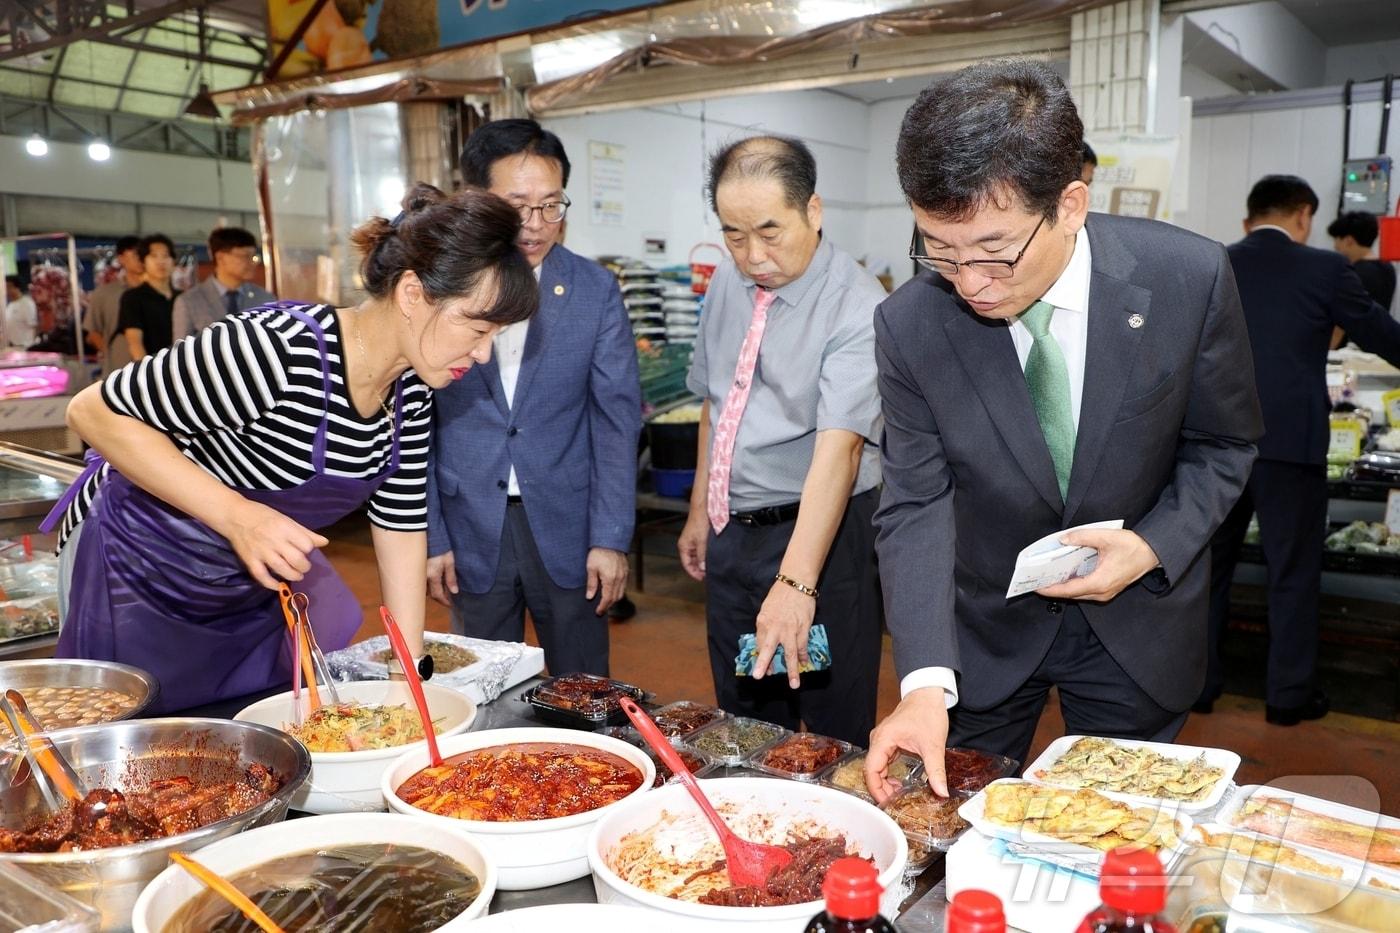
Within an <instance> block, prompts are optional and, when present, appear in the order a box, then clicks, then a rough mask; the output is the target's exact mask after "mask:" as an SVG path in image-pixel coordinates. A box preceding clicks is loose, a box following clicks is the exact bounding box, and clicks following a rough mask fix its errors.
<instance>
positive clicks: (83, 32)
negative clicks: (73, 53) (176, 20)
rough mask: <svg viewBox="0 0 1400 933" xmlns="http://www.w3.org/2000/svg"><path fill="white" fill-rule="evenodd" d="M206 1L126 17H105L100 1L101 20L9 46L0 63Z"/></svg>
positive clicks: (177, 2) (178, 1)
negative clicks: (81, 27) (95, 23)
mask: <svg viewBox="0 0 1400 933" xmlns="http://www.w3.org/2000/svg"><path fill="white" fill-rule="evenodd" d="M208 2H209V0H172V2H170V3H165V4H162V5H161V6H158V7H152V8H151V9H149V10H142V11H141V12H140V13H137V14H136V15H135V16H126V17H121V18H118V19H110V18H108V17H107V11H106V9H105V6H106V5H105V4H103V7H104V9H103V22H102V23H100V24H99V25H97V26H89V27H86V28H83V29H74V30H70V31H68V32H64V33H61V34H55V35H51V36H50V37H49V38H47V39H45V40H43V41H42V42H29V43H26V44H24V45H20V46H13V45H12V46H11V47H10V48H8V49H6V50H5V51H3V52H0V62H3V61H8V60H9V59H11V58H20V57H22V56H28V55H35V54H37V53H39V52H46V51H48V50H49V49H56V48H61V47H62V46H65V45H68V44H69V43H72V42H78V41H81V40H83V39H89V40H96V39H103V38H107V37H109V36H110V35H111V34H112V33H113V32H115V31H117V30H119V29H135V28H137V27H139V26H146V25H149V24H152V23H156V22H159V21H160V20H163V19H165V18H166V17H169V16H174V15H175V14H176V13H183V12H184V11H186V10H189V9H193V8H195V7H199V6H204V5H205V4H206V3H208ZM238 67H240V68H242V67H244V65H243V64H242V63H240V64H239V66H238Z"/></svg>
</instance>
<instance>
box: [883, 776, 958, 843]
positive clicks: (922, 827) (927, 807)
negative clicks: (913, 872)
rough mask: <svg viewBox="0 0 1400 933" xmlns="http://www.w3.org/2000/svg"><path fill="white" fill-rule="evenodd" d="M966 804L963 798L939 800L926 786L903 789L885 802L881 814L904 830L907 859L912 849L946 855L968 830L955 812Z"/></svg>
mask: <svg viewBox="0 0 1400 933" xmlns="http://www.w3.org/2000/svg"><path fill="white" fill-rule="evenodd" d="M966 802H967V799H966V798H964V797H959V796H957V795H956V794H954V795H953V796H952V797H939V796H938V795H937V794H935V793H934V792H933V791H931V790H929V788H928V787H927V786H926V785H920V786H916V787H906V788H905V789H904V790H901V791H897V792H896V793H895V794H894V796H892V797H891V798H890V799H889V800H887V801H885V804H884V806H882V807H881V809H882V810H884V811H885V813H887V814H888V815H889V816H890V818H891V819H893V820H894V821H895V822H896V823H898V824H899V828H900V829H902V830H904V835H905V836H907V837H908V838H909V844H910V849H911V852H910V859H911V860H912V859H913V858H914V855H913V851H912V850H913V848H914V847H915V846H916V845H917V846H918V847H919V848H920V849H934V850H938V851H946V850H947V848H948V847H949V846H951V845H952V844H953V842H954V841H955V840H957V838H958V837H959V836H961V835H962V834H963V832H964V831H965V830H966V829H967V828H968V826H969V824H968V822H967V820H965V819H963V818H962V817H961V816H958V808H959V807H960V806H962V805H963V804H964V803H966Z"/></svg>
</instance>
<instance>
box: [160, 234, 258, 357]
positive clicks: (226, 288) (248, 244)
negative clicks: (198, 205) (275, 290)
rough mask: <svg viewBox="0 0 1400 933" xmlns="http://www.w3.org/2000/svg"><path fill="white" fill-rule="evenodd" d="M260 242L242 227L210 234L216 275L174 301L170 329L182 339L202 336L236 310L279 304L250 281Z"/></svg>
mask: <svg viewBox="0 0 1400 933" xmlns="http://www.w3.org/2000/svg"><path fill="white" fill-rule="evenodd" d="M257 257H258V241H257V239H256V238H254V236H253V235H252V234H251V233H249V232H248V231H247V230H244V229H243V228H242V227H220V228H219V229H217V230H215V231H214V232H212V233H210V234H209V258H210V259H211V260H213V262H214V273H213V274H212V275H210V276H209V278H207V279H205V280H204V281H203V282H200V283H199V284H198V285H196V286H195V287H194V288H192V289H190V290H189V291H187V292H184V293H182V294H181V295H180V297H178V298H176V299H175V313H174V315H173V316H172V318H171V322H170V326H171V332H172V338H173V339H175V340H179V339H181V338H182V337H189V336H192V335H194V334H197V333H199V332H200V331H202V330H203V329H204V328H206V327H208V326H209V325H210V324H216V323H218V322H219V321H222V320H223V319H224V318H225V317H227V316H228V315H230V314H233V313H234V312H236V311H247V310H248V309H249V308H256V307H257V306H258V305H263V304H267V303H268V302H269V301H276V300H277V298H276V296H275V295H273V294H272V292H269V291H268V290H267V289H265V288H262V287H260V286H258V285H254V284H253V283H252V282H250V281H248V279H250V278H251V277H252V275H253V270H254V269H255V268H256V266H257Z"/></svg>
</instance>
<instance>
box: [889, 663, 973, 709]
mask: <svg viewBox="0 0 1400 933" xmlns="http://www.w3.org/2000/svg"><path fill="white" fill-rule="evenodd" d="M924 687H942V688H943V700H944V702H945V703H947V704H948V709H952V708H953V707H954V706H956V705H957V703H958V678H957V675H956V674H954V673H953V669H952V668H951V667H921V668H919V669H918V670H917V671H910V672H909V673H908V674H906V675H904V679H903V680H901V681H900V682H899V696H900V698H901V699H903V698H904V697H907V696H908V695H909V694H911V693H913V692H914V691H915V690H921V689H923V688H924Z"/></svg>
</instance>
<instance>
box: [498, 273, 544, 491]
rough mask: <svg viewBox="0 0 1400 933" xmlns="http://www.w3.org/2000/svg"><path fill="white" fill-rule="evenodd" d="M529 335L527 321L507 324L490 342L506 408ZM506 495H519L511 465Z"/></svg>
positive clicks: (510, 404) (509, 405) (511, 405)
mask: <svg viewBox="0 0 1400 933" xmlns="http://www.w3.org/2000/svg"><path fill="white" fill-rule="evenodd" d="M539 280H540V269H539V266H536V267H535V281H536V282H538V281H539ZM529 334H530V322H529V320H528V319H527V320H524V321H519V322H517V323H515V324H507V325H506V326H505V327H502V328H501V329H500V330H498V331H496V336H495V338H494V339H493V340H492V341H491V352H492V353H494V354H496V366H497V367H498V368H499V369H500V371H501V388H502V389H504V390H505V393H506V408H514V407H515V383H516V382H517V381H518V380H519V379H520V361H521V359H523V358H524V356H525V338H526V337H527V336H529ZM506 495H508V496H518V495H520V480H518V479H516V478H515V464H511V467H510V478H509V479H508V480H506Z"/></svg>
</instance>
